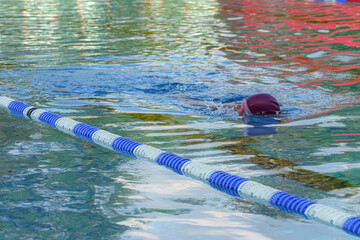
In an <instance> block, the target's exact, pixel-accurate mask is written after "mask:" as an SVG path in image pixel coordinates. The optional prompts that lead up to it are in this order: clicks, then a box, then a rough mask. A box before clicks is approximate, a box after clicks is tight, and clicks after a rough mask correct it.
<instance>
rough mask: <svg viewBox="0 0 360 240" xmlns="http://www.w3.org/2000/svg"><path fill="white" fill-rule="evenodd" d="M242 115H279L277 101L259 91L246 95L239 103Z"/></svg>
mask: <svg viewBox="0 0 360 240" xmlns="http://www.w3.org/2000/svg"><path fill="white" fill-rule="evenodd" d="M241 112H242V115H244V116H246V115H262V116H264V115H279V114H280V113H281V110H280V105H279V103H278V101H277V100H276V99H275V98H274V97H273V96H271V95H270V94H267V93H259V94H255V95H252V96H250V97H247V98H245V99H244V100H243V102H242V104H241Z"/></svg>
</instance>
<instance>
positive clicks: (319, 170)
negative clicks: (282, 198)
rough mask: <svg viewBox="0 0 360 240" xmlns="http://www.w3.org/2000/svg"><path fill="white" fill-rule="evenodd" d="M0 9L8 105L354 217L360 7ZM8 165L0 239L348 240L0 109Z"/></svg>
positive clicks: (124, 4)
mask: <svg viewBox="0 0 360 240" xmlns="http://www.w3.org/2000/svg"><path fill="white" fill-rule="evenodd" d="M0 6H1V8H0V16H1V17H0V30H1V38H0V94H2V95H6V96H9V97H11V98H15V99H18V100H20V101H24V102H27V103H29V104H32V105H35V106H39V107H41V108H44V109H47V110H49V111H51V112H54V113H58V114H60V115H63V116H68V117H71V118H73V119H75V120H78V121H81V122H84V123H87V124H89V125H92V126H95V127H98V128H101V129H105V130H108V131H110V132H113V133H116V134H120V135H122V136H124V137H128V138H131V139H133V140H136V141H139V142H142V143H145V144H149V145H151V146H154V147H157V148H160V149H163V150H166V151H169V152H172V153H176V154H179V155H182V156H184V157H187V158H190V159H192V160H193V161H198V162H201V163H204V164H209V165H212V166H215V167H216V168H218V169H221V170H224V171H227V172H229V173H232V174H238V175H240V176H243V177H247V178H250V179H251V180H254V181H258V182H261V183H263V184H266V185H269V186H272V187H275V188H278V189H281V190H284V191H287V192H290V193H292V194H295V195H299V196H301V197H304V198H308V199H311V200H314V201H317V202H320V203H323V204H326V205H328V206H331V207H335V208H339V209H342V210H343V211H346V212H352V213H354V214H357V215H360V211H359V208H358V204H359V201H360V198H359V188H358V186H359V185H360V180H359V178H358V176H359V168H360V162H359V160H358V152H359V136H360V135H359V134H360V129H359V127H358V126H359V123H360V114H359V110H360V109H359V105H358V103H359V97H358V95H359V87H358V86H359V85H358V82H359V81H360V79H359V74H360V72H359V68H358V66H359V63H360V62H359V61H360V60H359V59H360V58H359V56H360V52H359V46H360V27H359V26H360V15H359V13H360V5H359V3H349V2H341V3H340V2H324V1H320V2H319V1H303V0H302V1H292V0H287V1H277V0H265V1H260V2H259V1H257V2H256V1H255V2H254V1H248V0H245V1H241V2H239V1H232V0H200V1H199V0H197V1H175V0H174V1H173V0H163V1H151V0H148V1H145V0H141V1H110V0H94V1H89V0H76V1H75V0H73V1H66V2H64V1H55V0H44V1H41V2H38V1H31V0H23V1H20V0H16V1H11V2H9V1H5V0H0ZM258 92H268V93H271V94H273V95H274V96H275V97H276V98H277V99H278V100H279V102H280V103H281V105H282V108H283V109H284V115H286V116H285V118H284V119H283V121H282V122H281V123H280V122H278V121H270V122H266V123H267V124H266V125H265V126H264V122H263V121H264V119H260V120H259V119H241V118H240V117H239V116H237V115H236V114H235V113H234V112H231V111H226V109H225V108H223V107H222V103H225V102H231V101H241V99H242V98H243V97H246V96H249V95H251V94H254V93H258ZM194 101H196V102H197V103H201V104H194ZM212 106H217V107H219V110H218V111H215V112H214V111H211V110H210V109H211V107H212ZM0 152H1V158H0V166H1V167H0V179H1V181H0V216H1V217H0V238H1V239H169V238H171V239H204V238H206V239H294V240H295V239H296V240H298V239H305V238H308V239H326V240H327V239H352V237H351V236H349V235H347V234H346V233H344V232H342V231H341V230H337V229H333V228H331V227H328V226H325V225H322V224H319V223H316V222H310V221H307V220H305V219H302V218H299V217H296V216H293V215H289V214H287V213H283V212H281V211H279V210H276V209H274V208H270V207H266V206H263V205H260V204H256V203H251V202H248V201H245V200H241V199H237V198H233V197H230V196H227V195H225V194H223V193H221V192H218V191H216V190H214V189H212V188H211V187H210V186H208V185H206V184H204V183H202V182H197V181H195V180H193V179H190V178H187V177H184V176H180V175H177V174H175V173H174V172H172V171H169V170H168V169H166V168H163V167H161V166H157V165H155V164H153V163H150V162H147V161H145V160H143V159H134V158H131V157H127V156H122V155H119V154H116V153H115V152H112V151H109V150H106V149H103V148H101V147H99V146H95V145H93V144H92V143H89V142H86V141H83V140H81V139H78V138H73V137H70V136H67V135H65V134H63V133H60V132H58V131H57V130H55V129H52V128H49V127H48V126H46V125H43V124H40V123H37V122H34V121H29V120H26V119H23V118H19V117H15V116H11V115H10V114H8V113H6V112H4V111H2V112H1V114H0ZM354 239H355V238H354Z"/></svg>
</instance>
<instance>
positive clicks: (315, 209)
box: [0, 95, 360, 237]
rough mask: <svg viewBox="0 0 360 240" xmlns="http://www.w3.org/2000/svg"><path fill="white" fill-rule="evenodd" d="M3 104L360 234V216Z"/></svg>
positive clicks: (12, 103)
mask: <svg viewBox="0 0 360 240" xmlns="http://www.w3.org/2000/svg"><path fill="white" fill-rule="evenodd" d="M0 107H2V108H4V109H7V110H9V111H10V112H11V113H12V114H13V115H15V116H20V117H25V118H29V119H33V120H36V121H40V122H43V123H46V124H47V125H49V126H51V127H53V128H56V129H58V130H60V131H62V132H65V133H67V134H70V135H72V136H78V137H81V138H83V139H86V140H88V141H92V142H94V143H96V144H98V145H100V146H102V147H105V148H108V149H111V150H115V151H116V152H118V153H121V154H124V155H128V156H132V157H137V158H145V159H147V160H150V161H152V162H156V163H157V164H159V165H163V166H165V167H167V168H170V169H171V170H173V171H174V172H176V173H178V174H180V175H185V176H188V177H191V178H193V179H196V180H201V181H203V182H205V183H207V184H209V185H210V186H212V187H213V188H215V189H217V190H220V191H222V192H224V193H227V194H229V195H232V196H235V197H240V198H244V199H248V200H250V201H255V202H259V203H262V204H265V205H270V206H273V207H276V208H278V209H280V210H282V211H285V212H288V213H292V214H296V215H299V216H301V217H304V218H306V219H311V220H315V221H318V222H322V223H324V224H327V225H329V226H333V227H336V228H339V229H342V230H344V231H345V232H347V233H349V234H351V235H354V236H358V237H360V217H357V216H354V215H351V214H348V213H345V212H343V211H340V210H337V209H334V208H331V207H328V206H326V205H323V204H318V203H316V202H313V201H310V200H307V199H304V198H301V197H298V196H296V195H293V194H290V193H287V192H284V191H280V190H277V189H275V188H272V187H269V186H266V185H263V184H260V183H258V182H254V181H251V180H249V179H246V178H242V177H240V176H237V175H233V174H229V173H226V172H223V171H219V170H216V169H214V168H212V167H209V166H207V165H205V164H201V163H198V162H193V161H191V160H190V159H187V158H184V157H181V156H178V155H176V154H173V153H169V152H165V151H163V150H160V149H157V148H154V147H151V146H149V145H146V144H142V143H139V142H136V141H133V140H131V139H128V138H125V137H121V136H119V135H117V134H113V133H111V132H108V131H104V130H101V129H98V128H95V127H92V126H90V125H87V124H85V123H81V122H78V121H75V120H73V119H71V118H67V117H62V116H60V115H57V114H55V113H51V112H47V111H45V110H42V109H40V108H37V107H34V106H31V105H28V104H26V103H23V102H20V101H16V100H13V99H11V98H9V97H6V96H1V95H0Z"/></svg>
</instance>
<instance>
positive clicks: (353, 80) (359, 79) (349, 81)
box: [333, 76, 360, 86]
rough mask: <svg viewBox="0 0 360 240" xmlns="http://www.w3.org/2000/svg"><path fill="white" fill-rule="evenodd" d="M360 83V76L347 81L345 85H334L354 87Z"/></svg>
mask: <svg viewBox="0 0 360 240" xmlns="http://www.w3.org/2000/svg"><path fill="white" fill-rule="evenodd" d="M358 82H360V76H356V77H355V78H352V79H350V80H348V81H345V82H343V83H337V84H333V85H334V86H348V85H353V84H355V83H358Z"/></svg>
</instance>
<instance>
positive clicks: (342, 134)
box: [333, 133, 360, 136]
mask: <svg viewBox="0 0 360 240" xmlns="http://www.w3.org/2000/svg"><path fill="white" fill-rule="evenodd" d="M359 135H360V133H339V134H333V136H359Z"/></svg>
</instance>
